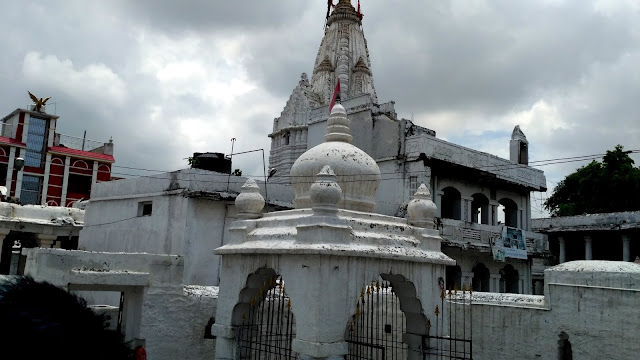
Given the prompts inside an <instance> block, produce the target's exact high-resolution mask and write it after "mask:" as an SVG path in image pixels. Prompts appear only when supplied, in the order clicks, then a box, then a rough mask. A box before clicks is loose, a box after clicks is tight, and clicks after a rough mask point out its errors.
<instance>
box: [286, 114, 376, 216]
mask: <svg viewBox="0 0 640 360" xmlns="http://www.w3.org/2000/svg"><path fill="white" fill-rule="evenodd" d="M349 123H350V121H349V119H348V118H347V112H346V111H345V109H344V107H343V106H342V105H340V104H336V105H335V106H334V107H333V109H332V111H331V115H330V116H329V120H328V121H327V125H328V126H327V134H326V135H325V142H324V143H322V144H320V145H318V146H315V147H313V148H311V149H309V150H307V152H305V153H304V154H302V155H301V156H300V157H299V158H298V159H297V160H296V162H295V163H294V164H293V167H292V168H291V184H292V185H293V190H294V192H295V199H294V200H293V205H294V206H295V207H296V208H297V209H302V208H309V207H311V201H310V199H309V188H310V187H311V184H313V183H314V181H315V180H316V174H318V173H319V172H320V171H321V170H322V168H323V167H324V166H325V165H329V166H330V167H331V169H332V170H333V171H334V172H335V174H336V177H337V182H338V184H339V185H340V188H341V189H342V200H341V201H340V203H338V207H339V208H342V209H348V210H356V211H366V212H371V211H373V208H374V207H375V206H376V202H375V199H376V193H377V191H378V185H379V184H380V168H379V167H378V164H376V162H375V160H373V158H371V156H369V155H368V154H367V153H365V152H364V151H362V150H360V149H358V148H357V147H355V146H353V145H351V139H352V136H351V135H350V134H349Z"/></svg>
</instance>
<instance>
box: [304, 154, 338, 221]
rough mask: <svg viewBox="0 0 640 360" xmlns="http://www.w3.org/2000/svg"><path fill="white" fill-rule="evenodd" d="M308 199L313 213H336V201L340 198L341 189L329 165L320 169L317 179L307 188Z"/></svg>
mask: <svg viewBox="0 0 640 360" xmlns="http://www.w3.org/2000/svg"><path fill="white" fill-rule="evenodd" d="M309 199H310V200H311V207H312V208H313V213H314V214H316V215H320V214H326V215H330V214H335V213H337V208H338V203H339V202H340V200H341V199H342V189H340V185H338V183H337V181H336V174H335V173H334V172H333V170H331V167H330V166H329V165H326V166H325V167H323V168H322V170H320V172H319V173H318V175H317V180H316V181H315V182H314V183H313V184H312V185H311V187H310V188H309Z"/></svg>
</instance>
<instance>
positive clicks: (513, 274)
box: [500, 264, 520, 294]
mask: <svg viewBox="0 0 640 360" xmlns="http://www.w3.org/2000/svg"><path fill="white" fill-rule="evenodd" d="M500 275H501V276H500V290H501V291H500V292H503V293H512V294H518V293H519V292H520V291H519V289H520V286H519V284H518V283H519V282H520V276H519V274H518V270H516V269H515V268H514V267H513V265H511V264H507V265H505V266H504V267H503V268H502V269H500Z"/></svg>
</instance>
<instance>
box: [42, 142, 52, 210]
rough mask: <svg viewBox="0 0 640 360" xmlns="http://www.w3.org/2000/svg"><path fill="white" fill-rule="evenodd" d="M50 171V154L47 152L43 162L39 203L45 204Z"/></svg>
mask: <svg viewBox="0 0 640 360" xmlns="http://www.w3.org/2000/svg"><path fill="white" fill-rule="evenodd" d="M50 173H51V154H47V160H46V161H45V162H44V178H43V179H42V200H40V204H42V205H47V194H48V193H49V174H50Z"/></svg>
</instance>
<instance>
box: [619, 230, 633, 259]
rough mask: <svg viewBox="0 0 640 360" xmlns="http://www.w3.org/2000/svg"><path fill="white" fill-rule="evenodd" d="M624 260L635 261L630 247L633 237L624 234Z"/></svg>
mask: <svg viewBox="0 0 640 360" xmlns="http://www.w3.org/2000/svg"><path fill="white" fill-rule="evenodd" d="M621 237H622V261H633V259H631V249H630V248H629V245H630V241H631V239H630V238H629V235H624V234H623V235H622V236H621Z"/></svg>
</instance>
